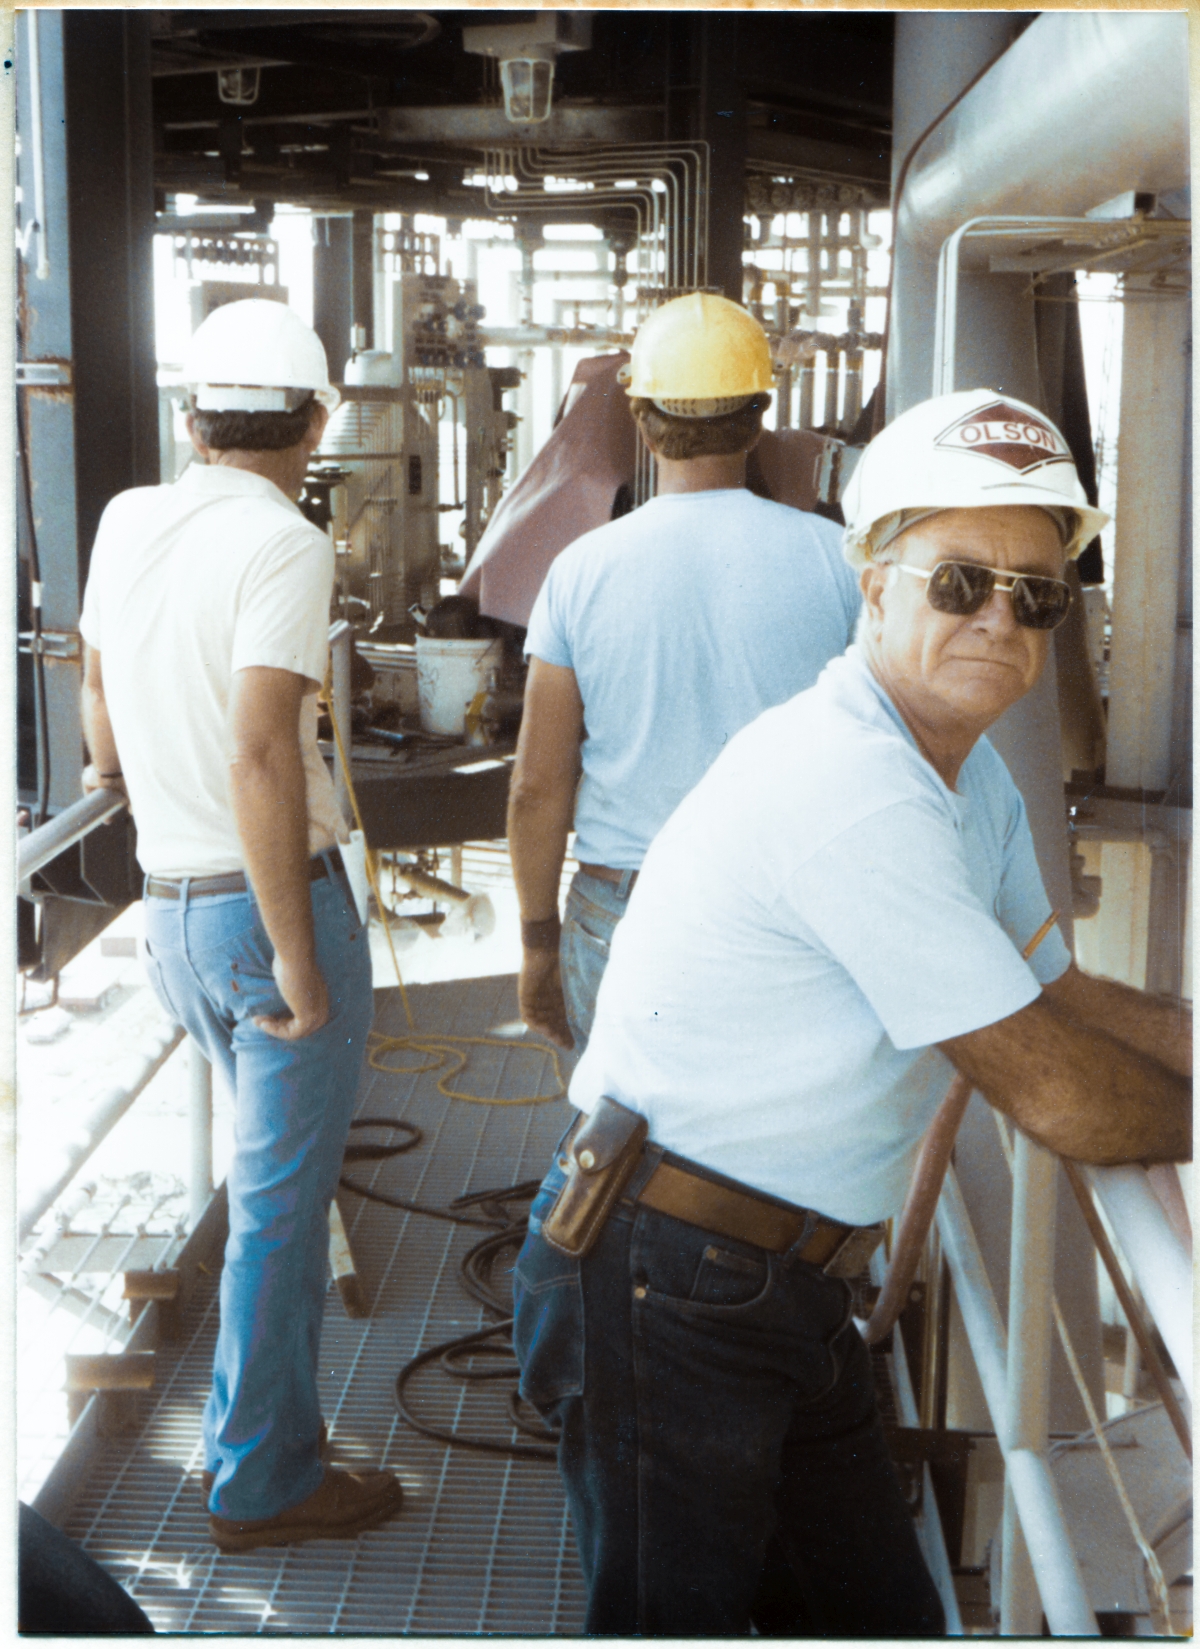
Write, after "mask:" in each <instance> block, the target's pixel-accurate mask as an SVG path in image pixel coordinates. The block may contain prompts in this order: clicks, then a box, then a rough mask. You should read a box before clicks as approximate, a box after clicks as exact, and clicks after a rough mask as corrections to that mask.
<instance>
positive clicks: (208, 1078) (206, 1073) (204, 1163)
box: [187, 1036, 213, 1230]
mask: <svg viewBox="0 0 1200 1649" xmlns="http://www.w3.org/2000/svg"><path fill="white" fill-rule="evenodd" d="M187 1060H188V1129H189V1136H190V1154H189V1158H188V1217H189V1219H190V1220H191V1225H192V1229H193V1230H195V1228H196V1226H197V1225H199V1223H200V1217H201V1215H202V1214H203V1213H204V1210H205V1209H206V1208H207V1207H208V1205H209V1202H210V1201H211V1199H212V1193H213V1138H212V1130H213V1090H212V1066H211V1065H210V1064H209V1062H208V1060H207V1059H206V1058H205V1056H204V1052H203V1050H202V1049H201V1047H200V1044H199V1043H198V1042H196V1041H195V1040H194V1039H193V1038H192V1037H190V1036H189V1037H188V1038H187Z"/></svg>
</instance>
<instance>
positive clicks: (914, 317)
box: [887, 11, 1019, 419]
mask: <svg viewBox="0 0 1200 1649" xmlns="http://www.w3.org/2000/svg"><path fill="white" fill-rule="evenodd" d="M1018 27H1019V20H1018V19H1017V18H1015V17H1014V16H1013V15H1011V14H1009V13H1005V12H967V13H962V12H960V13H954V12H944V11H943V12H916V11H914V12H900V13H898V14H897V17H896V52H895V69H894V77H893V78H894V108H895V115H894V120H893V129H892V186H893V189H894V188H895V186H896V184H897V183H898V182H899V181H900V177H899V174H900V168H901V166H902V165H903V162H904V159H905V156H906V155H907V154H908V152H909V151H910V149H911V148H912V146H913V144H914V143H915V142H916V141H917V139H918V138H919V137H920V136H921V133H922V132H923V131H924V130H925V128H926V127H927V126H928V125H929V124H930V122H931V121H932V120H934V119H935V118H936V116H937V115H938V114H940V113H941V111H942V110H943V109H944V108H945V107H946V105H947V104H948V103H950V102H951V100H952V99H953V98H955V97H956V96H957V95H958V93H959V92H960V91H961V90H962V89H963V87H964V86H965V85H966V84H967V82H968V81H969V80H970V79H971V78H972V76H973V75H975V74H976V73H977V72H978V71H979V70H980V69H981V68H983V67H984V66H985V64H987V63H990V62H991V61H992V59H993V58H995V57H997V56H998V55H999V54H1000V53H1001V52H1002V51H1003V50H1004V48H1005V47H1006V46H1007V45H1008V43H1009V42H1010V41H1011V40H1012V38H1013V36H1014V34H1015V33H1016V31H1017V29H1018ZM898 205H899V203H898V202H897V201H896V200H893V202H892V209H893V211H894V212H895V211H896V210H897V207H898ZM892 258H893V264H894V267H893V273H892V307H891V316H890V318H889V347H888V362H887V414H888V417H889V419H890V418H895V417H896V416H897V414H899V413H901V412H903V411H905V409H906V408H908V407H910V406H914V405H915V404H916V402H918V401H923V400H925V398H926V397H927V396H928V394H929V380H930V373H931V370H932V366H933V328H934V293H935V292H936V291H937V248H936V247H926V246H923V245H919V244H917V243H915V242H914V241H912V240H910V239H909V238H908V237H907V236H905V235H903V234H898V235H897V237H896V241H895V245H894V247H893V250H892ZM979 381H980V382H990V380H987V379H981V380H979ZM963 382H964V383H965V382H966V380H963ZM971 382H972V384H973V383H974V382H975V380H972V381H971ZM1016 393H1019V391H1017V392H1016Z"/></svg>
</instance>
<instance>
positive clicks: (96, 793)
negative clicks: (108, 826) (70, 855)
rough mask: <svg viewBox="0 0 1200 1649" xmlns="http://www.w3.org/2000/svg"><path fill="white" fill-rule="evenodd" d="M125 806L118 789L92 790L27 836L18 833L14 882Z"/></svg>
mask: <svg viewBox="0 0 1200 1649" xmlns="http://www.w3.org/2000/svg"><path fill="white" fill-rule="evenodd" d="M126 805H127V804H126V801H125V798H124V796H122V795H121V794H120V792H119V791H116V790H93V791H92V793H91V794H90V795H88V796H81V797H80V799H79V800H78V801H77V802H72V803H71V805H70V807H64V808H63V810H62V812H61V813H56V814H55V816H54V818H52V819H49V820H48V821H47V822H46V823H45V824H44V825H39V826H38V828H37V829H36V830H31V831H30V832H29V834H28V836H22V837H21V840H20V842H19V843H18V845H17V881H18V882H25V881H27V880H28V879H29V877H30V876H32V875H33V874H34V872H35V871H38V870H41V868H42V866H43V865H48V864H49V863H50V861H51V859H56V858H57V857H58V855H59V854H60V853H65V852H66V850H67V848H69V847H74V845H75V843H76V842H79V841H82V840H83V838H84V837H85V836H87V835H89V834H90V833H91V832H92V831H93V830H95V828H96V827H97V825H102V824H104V823H105V821H106V820H108V819H112V818H115V817H116V815H117V814H118V813H120V812H121V810H122V808H124V807H125V806H126Z"/></svg>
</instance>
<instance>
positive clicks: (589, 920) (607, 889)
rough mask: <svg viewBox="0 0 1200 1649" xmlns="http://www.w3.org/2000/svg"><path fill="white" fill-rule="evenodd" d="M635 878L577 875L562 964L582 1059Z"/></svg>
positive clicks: (580, 872) (561, 945)
mask: <svg viewBox="0 0 1200 1649" xmlns="http://www.w3.org/2000/svg"><path fill="white" fill-rule="evenodd" d="M636 874H637V872H636V871H633V870H630V871H627V872H626V873H625V877H624V880H623V881H621V882H602V881H601V880H600V878H599V877H598V876H589V875H588V873H587V871H586V870H577V871H576V872H575V874H574V876H573V877H572V878H571V886H570V888H569V889H568V891H567V908H566V914H565V915H564V916H563V925H562V938H561V939H560V940H559V945H558V962H559V970H560V972H561V974H562V987H563V998H564V1000H565V1002H566V1007H567V1024H568V1025H569V1026H570V1027H571V1035H572V1036H573V1037H574V1038H575V1052H576V1054H577V1055H578V1054H581V1053H582V1052H583V1050H584V1049H585V1048H586V1047H587V1044H588V1037H589V1036H591V1034H592V1020H593V1019H594V1018H595V1016H596V993H597V991H598V990H599V989H600V981H601V979H603V978H604V970H605V968H606V967H607V966H608V950H609V946H610V945H611V943H612V936H613V933H614V931H615V929H616V926H617V923H618V922H619V921H620V920H621V918H622V916H624V914H625V911H626V908H627V907H628V904H629V894H630V891H631V884H632V881H633V878H634V876H635V875H636Z"/></svg>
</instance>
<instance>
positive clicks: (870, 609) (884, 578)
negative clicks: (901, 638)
mask: <svg viewBox="0 0 1200 1649" xmlns="http://www.w3.org/2000/svg"><path fill="white" fill-rule="evenodd" d="M890 570H891V569H890V568H889V567H880V566H877V565H876V564H875V562H873V561H870V562H868V563H867V565H866V566H865V567H864V568H863V570H862V572H861V574H860V575H859V580H858V587H859V589H860V590H861V591H862V598H863V611H864V612H865V614H866V616H867V622H868V623H869V624H870V626H871V628H872V629H873V630H875V631H876V632H877V631H878V629H879V627H880V625H882V623H883V592H884V590H885V589H886V588H887V585H888V574H889V572H890Z"/></svg>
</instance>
